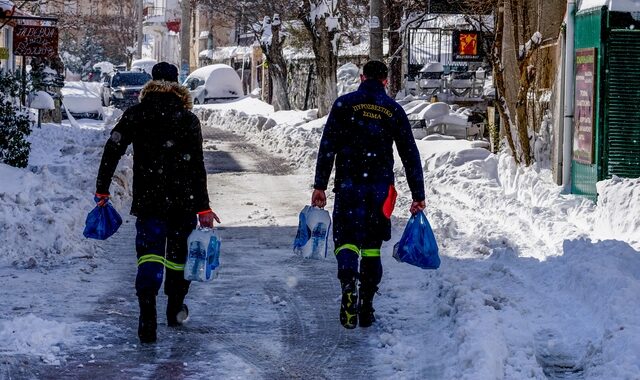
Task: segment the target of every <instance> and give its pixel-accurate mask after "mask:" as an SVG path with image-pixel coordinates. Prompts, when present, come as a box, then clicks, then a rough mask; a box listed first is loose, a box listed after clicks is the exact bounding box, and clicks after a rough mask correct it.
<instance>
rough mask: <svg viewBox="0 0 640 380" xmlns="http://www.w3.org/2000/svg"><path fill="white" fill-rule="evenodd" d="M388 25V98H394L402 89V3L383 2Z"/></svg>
mask: <svg viewBox="0 0 640 380" xmlns="http://www.w3.org/2000/svg"><path fill="white" fill-rule="evenodd" d="M385 7H386V8H387V17H388V24H389V35H388V38H389V96H391V97H392V98H395V96H396V94H397V93H398V91H400V89H401V88H402V35H401V34H400V27H401V24H402V13H403V4H402V1H396V0H385Z"/></svg>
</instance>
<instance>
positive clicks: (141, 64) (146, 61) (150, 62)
mask: <svg viewBox="0 0 640 380" xmlns="http://www.w3.org/2000/svg"><path fill="white" fill-rule="evenodd" d="M156 63H158V61H156V60H155V59H153V58H142V59H136V60H134V61H133V62H131V71H144V72H145V73H148V74H151V69H153V66H155V64H156Z"/></svg>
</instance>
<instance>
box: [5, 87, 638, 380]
mask: <svg viewBox="0 0 640 380" xmlns="http://www.w3.org/2000/svg"><path fill="white" fill-rule="evenodd" d="M196 112H197V113H198V115H199V116H200V117H201V120H202V121H203V125H204V128H205V129H206V128H209V127H214V126H215V127H216V128H221V129H224V130H227V131H231V132H234V133H236V134H240V135H243V136H245V137H246V138H247V139H248V141H250V142H252V143H254V144H258V145H260V146H262V147H263V148H264V149H267V150H269V151H270V152H272V153H273V154H276V155H279V156H280V157H282V158H283V159H284V160H286V161H287V162H289V163H291V166H292V168H293V169H294V173H295V175H296V177H295V178H296V180H295V181H291V182H287V183H288V185H287V188H290V191H287V192H286V193H283V192H280V193H277V194H269V199H271V200H272V202H264V201H258V200H256V198H260V197H262V196H264V194H255V193H254V190H250V189H251V187H250V186H247V187H246V188H238V189H235V188H224V187H216V185H215V181H214V182H213V183H212V184H211V185H210V191H211V198H212V201H213V207H214V208H215V209H216V212H218V213H219V215H221V217H222V218H223V227H224V226H228V227H229V228H230V229H229V233H230V234H231V231H232V230H233V229H232V228H231V227H233V228H236V227H238V228H241V227H247V226H265V227H266V226H280V227H287V228H288V227H291V228H292V229H293V228H295V227H294V225H295V223H296V222H295V221H296V217H297V212H298V211H299V210H300V209H301V208H302V206H303V205H304V204H303V203H304V202H306V201H308V198H309V197H310V194H311V189H310V185H311V182H312V176H313V163H314V160H315V152H316V150H317V144H318V142H319V139H320V136H321V132H322V126H323V122H324V120H323V119H315V115H314V113H313V112H312V111H288V112H277V113H274V112H273V109H272V108H271V107H270V106H268V105H266V104H264V103H262V102H259V101H257V100H256V99H251V98H245V99H242V100H240V101H237V102H232V103H227V104H220V105H206V106H201V107H196ZM108 129H109V126H106V127H105V126H103V125H102V124H101V123H98V122H89V121H85V120H82V121H80V126H76V127H73V126H69V125H63V126H57V125H51V124H46V125H44V126H43V128H42V129H40V130H38V129H36V130H34V133H33V135H32V137H31V141H32V144H33V145H32V155H31V160H30V166H29V168H28V169H20V170H19V169H14V168H10V167H8V166H5V165H0V177H1V178H2V181H0V234H1V235H0V246H2V249H1V250H0V264H1V266H0V277H4V278H12V279H13V281H12V282H11V283H12V284H17V283H21V284H24V285H23V287H22V288H21V289H20V290H17V289H16V290H9V289H7V290H5V292H4V294H3V299H5V300H6V301H7V303H8V304H9V305H12V306H11V308H9V309H7V308H4V309H2V310H0V337H2V338H3V339H0V356H2V357H8V356H11V355H16V354H17V355H27V356H36V357H40V358H42V360H43V361H44V362H46V363H50V364H54V365H64V363H65V356H66V355H67V354H68V353H69V352H72V351H77V350H78V347H84V345H87V344H88V343H87V342H88V341H89V338H92V337H91V336H86V334H88V331H92V328H90V327H91V326H89V327H87V325H86V324H87V323H92V322H90V321H81V320H78V315H82V314H83V313H84V312H85V311H86V310H85V307H90V306H89V305H90V303H91V299H90V298H89V299H88V298H84V299H83V300H82V299H81V300H80V301H79V302H78V306H77V307H78V312H77V313H76V316H73V317H72V316H67V315H60V314H59V313H58V312H57V311H56V310H57V309H56V304H55V302H60V301H61V299H60V297H56V296H52V297H51V300H52V301H51V303H47V297H46V294H47V293H56V292H57V291H56V287H65V288H68V289H66V290H65V291H60V292H59V293H60V294H76V295H78V294H80V295H81V297H80V298H83V297H84V296H82V292H81V290H82V289H83V287H84V284H83V280H82V279H83V278H85V279H88V278H87V276H90V274H91V273H93V271H95V270H97V271H104V270H107V268H104V267H103V265H105V264H106V263H107V261H106V260H105V259H104V255H105V254H106V253H105V252H103V251H101V250H100V249H99V247H98V245H96V244H95V243H93V242H91V241H88V240H86V239H84V238H83V237H82V228H83V226H84V217H85V215H86V213H87V212H88V211H89V210H90V209H91V207H92V206H93V202H92V192H93V187H94V181H95V174H96V171H97V166H98V161H99V158H100V155H101V151H102V145H103V144H104V141H105V140H106V138H107V136H108ZM418 145H419V148H420V151H421V155H422V158H423V160H424V167H425V182H426V184H427V204H428V207H427V216H428V218H429V220H430V222H431V224H432V226H433V227H434V231H435V233H436V237H437V238H438V241H439V244H440V253H441V257H442V266H441V268H440V269H438V270H437V271H423V270H421V269H418V268H414V267H411V266H408V265H406V264H401V263H397V262H395V260H394V259H393V258H391V248H392V246H393V243H394V242H395V241H397V239H398V238H399V235H400V234H401V232H402V228H403V227H404V223H405V221H406V218H407V217H408V205H409V202H410V199H408V189H407V187H406V181H405V180H404V175H403V171H402V170H401V167H398V170H397V171H396V174H397V184H398V187H399V192H400V197H399V200H398V203H397V206H396V211H395V213H394V215H395V217H394V219H393V222H394V237H393V238H392V240H391V241H390V242H388V243H386V244H385V245H384V246H383V265H384V269H385V275H384V278H383V282H382V284H381V289H380V295H379V296H377V297H376V311H377V313H376V314H377V315H378V318H379V323H378V324H377V325H376V326H374V327H373V328H372V329H369V330H367V331H364V330H362V329H358V330H355V332H354V334H353V335H349V336H352V337H353V338H352V339H360V340H359V341H358V342H356V347H361V348H365V347H372V348H373V351H372V353H373V355H374V358H373V359H372V360H371V373H369V375H371V374H373V378H406V379H415V378H430V379H431V378H432V379H493V378H496V379H498V378H505V379H526V378H535V379H542V378H545V377H547V376H548V377H562V376H576V377H581V378H588V379H635V378H637V375H638V373H640V320H639V319H638V317H637V316H638V315H640V276H639V275H638V274H639V273H640V252H639V250H640V180H629V179H624V180H623V179H612V180H608V181H604V182H601V183H599V185H598V188H599V192H600V198H599V202H598V205H597V206H596V205H594V204H593V203H592V202H590V201H588V200H585V199H583V198H580V197H575V196H571V195H562V194H561V193H560V189H559V188H558V187H557V186H555V185H554V184H553V183H552V182H551V180H550V178H551V176H550V174H549V173H548V172H547V171H545V170H543V169H538V168H528V169H523V168H518V167H516V166H515V165H514V164H513V162H512V161H511V160H510V158H509V157H508V156H505V155H500V156H496V155H492V154H489V153H488V152H487V151H486V150H485V149H483V148H480V147H476V146H475V145H474V143H472V142H468V141H459V140H456V141H451V140H428V141H418ZM207 149H208V150H209V151H211V152H215V151H216V149H217V146H216V144H215V143H209V145H207ZM237 154H238V156H241V155H242V154H243V153H242V152H237ZM211 165H212V167H215V162H212V163H211ZM130 167H131V161H130V158H129V159H124V160H123V161H122V162H121V165H120V168H119V170H118V173H117V179H116V181H114V186H113V187H112V193H114V202H115V204H116V207H117V208H118V210H121V211H122V212H123V213H126V211H127V210H128V205H127V203H128V200H129V199H128V197H129V196H130V184H131V169H130ZM237 175H242V173H239V174H237ZM214 178H215V177H214ZM254 179H255V178H254ZM278 180H279V179H278V178H277V177H273V176H270V175H263V176H262V177H261V179H260V181H264V184H265V188H267V189H269V188H273V186H270V185H269V181H278ZM230 195H232V197H231V198H226V199H228V200H227V201H222V199H225V197H228V196H230ZM241 198H242V199H241ZM244 198H246V199H244ZM217 199H220V200H221V201H220V202H219V203H216V200H217ZM261 199H262V198H261ZM331 201H332V199H331V198H330V199H329V208H331V205H332V203H331ZM257 205H260V207H258V206H257ZM225 214H226V215H229V216H230V217H229V218H227V219H225V217H224V215H225ZM238 231H240V230H238ZM265 231H267V229H265ZM282 231H284V229H283V230H282ZM291 233H292V236H291V238H293V234H295V231H293V230H292V232H291ZM238 239H239V240H238V241H236V242H234V243H232V244H237V246H236V247H240V246H242V244H243V243H242V238H241V237H238ZM261 241H268V239H267V240H264V239H262V240H261ZM271 248H272V249H271V250H270V252H271V253H272V254H273V255H275V256H276V257H278V258H283V257H290V255H292V253H291V252H290V250H289V249H288V248H282V247H271ZM330 259H332V258H330ZM290 260H291V261H287V262H288V263H289V265H293V266H294V267H295V266H297V265H304V266H305V267H310V268H313V270H316V271H331V272H330V273H328V274H327V275H326V279H327V281H328V282H330V281H333V282H334V283H322V284H317V286H318V287H321V288H323V289H324V288H327V287H329V288H331V287H335V289H337V285H336V284H337V280H335V279H334V278H333V277H334V273H333V271H334V270H335V268H333V265H327V264H331V262H327V261H323V262H315V261H309V262H305V261H299V260H301V259H297V258H293V257H291V258H290ZM61 268H63V270H61ZM228 269H229V270H231V269H232V268H228ZM233 270H243V268H233ZM53 273H55V274H56V278H55V281H51V280H48V278H49V277H48V276H50V274H53ZM60 276H63V277H64V276H66V278H60ZM16 280H20V281H16ZM257 280H258V281H263V280H265V279H264V278H262V277H260V278H258V279H257ZM289 281H290V282H291V283H296V282H298V281H302V279H301V278H296V276H295V274H292V275H291V279H290V280H289ZM51 284H54V286H50V285H51ZM213 285H214V286H215V284H213ZM102 290H105V289H98V290H96V291H95V292H88V293H87V294H96V292H99V291H102ZM305 291H313V288H312V287H310V288H305ZM74 292H75V293H74ZM236 296H237V297H240V298H242V297H244V296H245V295H244V294H243V293H240V294H237V295H236ZM273 296H277V294H273ZM87 297H89V296H87ZM131 297H133V293H132V294H131ZM129 301H131V300H129ZM271 302H274V301H273V298H272V299H271ZM322 302H326V300H325V301H322ZM87 303H88V304H89V305H87ZM263 307H266V306H262V305H260V304H256V305H253V309H252V312H255V313H258V314H260V313H263V312H267V310H266V309H263ZM319 307H322V308H327V309H329V310H330V309H332V308H333V309H335V313H334V314H337V307H338V298H337V294H336V299H334V300H333V302H329V303H328V304H322V305H319ZM336 323H337V317H336ZM25 326H30V327H31V328H30V329H27V328H25ZM110 328H113V326H107V331H108V330H109V329H110ZM34 331H36V332H37V333H38V334H33V332H34ZM238 333H242V328H241V327H240V330H239V332H238ZM40 336H45V337H47V338H46V339H44V338H42V339H41V338H39V337H40ZM211 339H212V340H215V339H216V338H215V337H211ZM362 339H364V341H362ZM354 342H355V341H354ZM233 360H240V361H242V360H243V359H242V358H240V359H238V358H234V359H233ZM244 364H246V363H244ZM244 364H242V363H240V362H238V363H237V365H236V366H231V367H230V368H229V371H231V372H228V373H229V374H232V375H235V376H239V377H242V375H243V374H245V375H246V372H242V373H233V371H234V370H238V371H244V370H246V368H248V367H243V366H244ZM249 367H250V366H249ZM249 373H250V374H249V375H247V376H249V377H251V376H252V374H253V375H255V376H254V377H260V376H259V375H260V374H259V373H257V372H249ZM0 374H2V371H0ZM263 375H264V374H263ZM355 377H357V375H356V376H355ZM369 377H371V376H369Z"/></svg>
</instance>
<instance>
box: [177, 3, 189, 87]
mask: <svg viewBox="0 0 640 380" xmlns="http://www.w3.org/2000/svg"><path fill="white" fill-rule="evenodd" d="M181 11H182V16H181V18H180V68H179V69H180V78H179V81H180V83H182V82H183V81H184V80H185V79H186V77H187V75H188V74H189V71H190V65H191V62H190V57H191V54H190V51H189V50H190V47H191V1H190V0H182V4H181Z"/></svg>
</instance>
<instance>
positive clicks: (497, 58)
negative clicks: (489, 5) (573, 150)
mask: <svg viewBox="0 0 640 380" xmlns="http://www.w3.org/2000/svg"><path fill="white" fill-rule="evenodd" d="M494 13H495V14H496V28H495V42H494V44H493V51H492V53H491V56H490V58H491V60H492V66H493V78H494V81H495V91H496V108H497V109H498V113H499V114H500V120H501V121H502V126H503V127H504V130H505V134H506V135H507V142H508V144H509V148H510V149H511V152H512V155H513V158H514V159H515V160H516V163H518V162H519V160H518V153H517V150H516V146H515V143H514V141H513V135H512V134H511V117H510V116H509V113H508V112H507V110H508V109H509V107H508V106H507V101H506V99H505V94H506V86H505V82H504V65H503V64H502V38H503V37H504V6H503V5H502V4H499V5H498V7H497V9H496V11H495V12H494Z"/></svg>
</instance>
